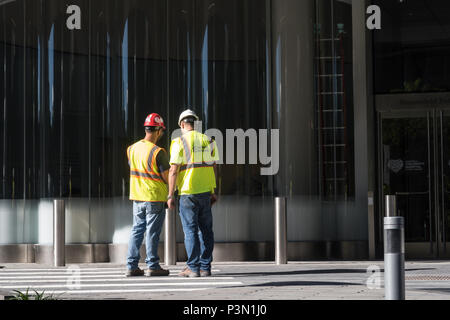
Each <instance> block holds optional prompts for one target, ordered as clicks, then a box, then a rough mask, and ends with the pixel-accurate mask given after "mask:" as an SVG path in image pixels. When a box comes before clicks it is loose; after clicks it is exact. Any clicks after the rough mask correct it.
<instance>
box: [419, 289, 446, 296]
mask: <svg viewBox="0 0 450 320" xmlns="http://www.w3.org/2000/svg"><path fill="white" fill-rule="evenodd" d="M414 290H420V291H430V292H433V293H439V292H440V293H447V294H449V295H450V288H420V289H416V288H414Z"/></svg>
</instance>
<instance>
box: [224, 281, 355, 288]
mask: <svg viewBox="0 0 450 320" xmlns="http://www.w3.org/2000/svg"><path fill="white" fill-rule="evenodd" d="M288 286H292V287H294V286H297V287H299V286H302V287H306V286H361V284H359V283H353V282H331V281H280V282H265V283H258V284H249V285H244V286H231V287H222V288H243V287H246V288H248V287H288Z"/></svg>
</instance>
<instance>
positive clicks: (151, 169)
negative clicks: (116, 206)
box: [126, 113, 170, 277]
mask: <svg viewBox="0 0 450 320" xmlns="http://www.w3.org/2000/svg"><path fill="white" fill-rule="evenodd" d="M144 127H145V138H144V139H142V140H140V141H138V142H136V143H135V144H133V145H131V146H130V147H128V149H127V156H128V164H129V165H130V200H132V201H133V228H132V230H131V235H130V241H129V243H128V255H127V272H126V276H127V277H134V276H143V275H144V274H145V275H146V276H149V277H150V276H168V275H169V271H168V270H164V269H162V268H161V266H160V265H159V256H158V243H159V236H160V234H161V229H162V226H163V224H164V218H165V213H166V211H165V203H166V201H167V195H168V189H167V181H168V175H169V169H170V165H169V157H168V155H167V152H166V151H165V150H164V149H163V148H160V147H158V146H157V145H156V143H157V142H158V140H159V139H161V137H162V136H163V135H164V130H165V129H166V127H165V126H164V120H163V118H162V117H161V116H160V115H159V114H157V113H152V114H150V115H149V116H148V117H147V119H146V120H145V123H144ZM145 231H147V238H146V242H145V246H146V254H147V258H146V260H145V262H146V264H147V266H148V270H147V271H146V272H144V271H143V270H141V269H140V268H139V266H138V264H139V260H140V254H139V248H140V247H141V245H142V241H143V239H144V233H145Z"/></svg>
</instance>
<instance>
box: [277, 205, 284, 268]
mask: <svg viewBox="0 0 450 320" xmlns="http://www.w3.org/2000/svg"><path fill="white" fill-rule="evenodd" d="M286 202H287V200H286V198H284V197H276V198H275V263H276V264H277V265H280V264H287V217H286V208H287V206H286Z"/></svg>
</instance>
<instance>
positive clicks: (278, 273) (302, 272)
mask: <svg viewBox="0 0 450 320" xmlns="http://www.w3.org/2000/svg"><path fill="white" fill-rule="evenodd" d="M424 270H435V268H422V269H406V270H405V271H406V272H409V271H424ZM380 271H381V272H384V269H380ZM352 273H359V274H366V273H367V270H366V269H316V270H294V271H269V272H258V271H255V272H236V273H235V272H228V273H221V274H220V275H221V276H234V277H239V276H242V277H259V276H283V275H285V276H295V275H308V274H352Z"/></svg>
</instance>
